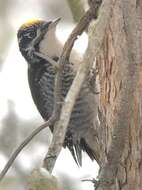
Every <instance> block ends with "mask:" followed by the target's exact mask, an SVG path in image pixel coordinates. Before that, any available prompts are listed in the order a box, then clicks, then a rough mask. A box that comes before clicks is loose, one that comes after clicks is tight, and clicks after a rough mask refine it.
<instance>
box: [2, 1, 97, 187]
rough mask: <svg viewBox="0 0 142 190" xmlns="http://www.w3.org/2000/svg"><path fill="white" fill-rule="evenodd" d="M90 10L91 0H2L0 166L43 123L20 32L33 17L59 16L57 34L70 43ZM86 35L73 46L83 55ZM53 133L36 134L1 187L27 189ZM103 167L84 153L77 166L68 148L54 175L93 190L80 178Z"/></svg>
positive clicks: (51, 17) (48, 18)
mask: <svg viewBox="0 0 142 190" xmlns="http://www.w3.org/2000/svg"><path fill="white" fill-rule="evenodd" d="M85 9H87V0H81V1H79V0H78V1H76V0H26V1H23V0H1V1H0V28H1V30H0V92H1V93H0V163H1V164H0V170H2V168H3V167H4V165H5V164H6V162H7V160H8V159H9V157H10V155H11V153H12V152H13V150H15V148H16V147H17V146H18V145H19V144H20V142H21V141H22V140H23V139H24V138H26V137H27V136H28V134H30V133H31V131H33V129H35V128H36V127H38V126H39V125H40V124H42V123H43V120H42V118H41V117H40V115H39V113H38V111H37V109H36V107H35V105H34V103H33V101H32V98H31V94H30V91H29V87H28V81H27V64H26V62H25V60H24V58H23V57H22V56H21V54H20V52H19V49H18V44H17V38H16V34H17V30H18V28H19V27H20V25H21V24H23V23H24V22H26V21H27V20H28V19H33V18H37V19H38V18H40V19H44V20H54V19H56V18H58V17H61V18H62V20H61V22H60V24H59V26H58V28H57V36H58V38H59V39H60V40H61V41H62V43H64V42H65V40H66V39H67V37H68V35H69V34H70V32H71V30H72V29H73V27H74V25H75V23H76V22H77V21H78V20H79V18H80V17H81V15H82V14H83V13H84V11H85ZM86 46H87V35H86V34H83V35H82V36H81V38H79V40H78V41H77V42H76V44H75V46H74V48H75V49H76V50H77V51H78V52H79V54H83V52H84V51H85V48H86ZM51 138H52V135H51V133H50V131H49V130H48V129H46V130H44V131H42V132H41V133H40V134H39V135H37V136H36V137H35V138H34V139H33V140H32V142H31V143H30V144H29V145H28V146H27V147H26V148H25V149H24V150H23V151H22V152H21V154H20V155H19V156H18V158H17V159H16V161H15V162H14V164H13V166H12V168H11V169H10V170H9V172H8V173H7V175H6V177H5V179H4V180H3V182H2V183H1V184H0V190H15V189H18V190H26V189H27V188H26V185H27V184H26V181H27V178H28V174H29V173H30V171H32V169H33V168H35V167H37V166H40V165H41V164H42V160H43V158H44V156H45V154H46V152H47V150H48V145H49V143H50V141H51ZM97 172H98V166H97V164H96V162H91V160H90V159H89V158H88V157H87V155H86V154H85V153H84V155H83V167H82V168H79V167H77V166H76V164H75V162H74V160H73V158H72V156H71V155H70V153H69V151H68V150H67V149H63V150H62V152H61V154H60V156H59V158H58V160H57V163H56V167H55V169H54V174H55V175H56V176H58V177H59V178H60V179H61V181H62V183H63V184H64V189H66V190H67V189H72V190H77V189H78V190H79V189H86V188H89V189H90V190H91V189H93V185H92V184H91V183H90V182H83V183H81V182H80V181H81V180H82V179H91V178H92V177H96V176H97Z"/></svg>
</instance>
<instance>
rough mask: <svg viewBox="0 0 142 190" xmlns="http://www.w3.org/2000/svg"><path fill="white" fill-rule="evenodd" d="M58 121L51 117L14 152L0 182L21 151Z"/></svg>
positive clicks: (2, 172) (0, 177)
mask: <svg viewBox="0 0 142 190" xmlns="http://www.w3.org/2000/svg"><path fill="white" fill-rule="evenodd" d="M55 121H56V118H55V117H51V118H50V119H49V120H48V121H47V122H45V123H44V124H43V125H41V126H39V127H38V128H37V129H35V130H34V131H33V132H32V133H31V134H30V135H29V136H28V137H27V138H26V139H25V140H24V141H23V142H22V143H21V144H20V145H19V146H18V148H17V149H16V150H15V151H14V152H13V154H12V155H11V157H10V158H9V160H8V162H7V164H6V165H5V167H4V169H3V170H2V171H1V173H0V181H2V179H3V178H4V176H5V174H6V173H7V171H8V170H9V168H10V167H11V165H12V164H13V162H14V161H15V159H16V158H17V156H18V155H19V154H20V152H21V150H23V148H24V147H25V146H26V145H27V144H28V143H29V142H30V141H31V140H32V139H33V138H34V137H35V136H36V135H37V134H38V133H39V132H40V131H42V130H43V129H45V128H47V127H49V126H50V125H54V123H55Z"/></svg>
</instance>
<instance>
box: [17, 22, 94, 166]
mask: <svg viewBox="0 0 142 190" xmlns="http://www.w3.org/2000/svg"><path fill="white" fill-rule="evenodd" d="M59 21H60V19H57V20H55V21H44V20H31V21H27V22H26V23H24V24H23V25H22V26H21V27H20V28H19V30H18V33H17V38H18V44H19V50H20V52H21V54H22V55H23V57H24V58H25V60H26V61H27V63H28V82H29V87H30V90H31V95H32V98H33V101H34V103H35V105H36V107H37V109H38V111H39V112H40V114H41V116H42V117H43V119H44V120H48V119H49V118H50V116H51V115H52V112H53V105H54V80H55V75H56V71H55V68H54V66H53V65H52V64H51V63H50V61H47V59H44V58H43V57H41V56H38V55H37V54H36V53H35V52H39V53H41V54H42V55H48V56H49V57H50V58H51V59H53V60H54V61H56V62H57V61H58V59H59V56H60V54H61V52H62V49H63V45H62V44H61V42H60V41H59V40H58V39H57V37H56V26H57V24H58V23H59ZM76 60H77V59H76V53H75V52H74V53H72V55H71V58H70V61H69V62H70V64H66V65H65V67H64V69H63V79H62V80H63V82H62V96H63V98H64V97H65V96H66V94H67V92H68V90H69V88H70V86H71V84H72V81H73V79H74V76H75V69H74V68H75V65H76V64H77V63H76V62H77V61H76ZM93 120H94V94H92V93H91V92H90V90H89V88H88V86H87V82H86V83H85V84H84V85H83V87H82V89H81V92H80V94H79V97H78V98H77V100H76V103H75V106H74V109H73V111H72V114H71V118H70V121H69V126H68V129H67V132H66V136H65V140H64V144H63V147H64V148H66V147H68V149H69V150H70V152H71V154H72V156H73V158H74V160H75V162H76V163H77V164H78V165H79V166H81V165H82V150H83V151H85V152H86V153H87V154H88V155H89V157H90V158H91V160H94V159H96V160H97V156H96V154H95V152H94V151H93V149H91V147H90V146H89V143H88V142H89V140H90V137H89V136H88V131H90V129H91V127H92V126H93ZM50 130H51V131H52V132H53V126H50ZM91 133H93V132H91ZM87 138H88V139H89V140H86V139H87ZM92 138H94V137H92Z"/></svg>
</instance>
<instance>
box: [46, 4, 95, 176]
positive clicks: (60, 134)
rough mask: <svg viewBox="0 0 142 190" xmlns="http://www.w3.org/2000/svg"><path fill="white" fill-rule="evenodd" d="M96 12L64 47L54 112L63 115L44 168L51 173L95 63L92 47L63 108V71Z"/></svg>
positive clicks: (77, 28) (87, 14)
mask: <svg viewBox="0 0 142 190" xmlns="http://www.w3.org/2000/svg"><path fill="white" fill-rule="evenodd" d="M97 9H98V7H97ZM95 12H97V10H93V12H92V10H89V11H87V12H86V14H85V15H84V16H83V18H82V19H81V20H80V22H79V23H78V25H77V26H76V27H75V29H74V30H73V32H72V33H71V35H70V36H69V38H68V40H67V42H66V43H65V45H64V48H63V53H62V55H61V57H60V59H59V70H58V73H57V77H56V80H55V100H56V101H55V106H54V111H55V113H56V112H57V113H60V110H61V115H60V119H59V121H58V122H57V124H56V126H54V133H53V139H52V143H51V145H50V147H49V149H48V153H47V155H46V157H45V159H44V161H43V167H44V168H46V169H47V170H48V171H50V172H52V170H53V168H54V165H55V162H56V159H57V157H58V155H59V153H60V151H61V148H62V144H63V142H64V138H65V134H66V130H67V126H68V123H69V120H70V115H71V112H72V109H73V106H74V104H75V101H76V98H77V97H78V94H79V92H80V89H81V86H82V84H83V82H84V80H85V78H86V76H87V74H88V72H89V68H90V66H91V65H92V63H93V61H94V56H92V57H91V58H89V57H88V55H89V54H88V53H89V49H90V47H89V46H88V51H86V54H85V57H84V61H83V63H82V65H81V66H80V68H79V70H78V72H77V74H76V77H75V79H74V81H73V83H72V85H71V87H70V90H69V92H68V94H67V96H66V98H65V101H64V103H63V106H62V108H61V104H58V103H57V102H61V87H62V69H63V67H64V65H65V64H67V63H69V60H68V59H69V56H70V53H71V49H72V47H73V44H74V42H75V40H76V39H77V37H78V35H81V33H82V32H83V31H84V30H85V29H86V27H88V24H89V23H90V21H91V20H92V18H94V14H95Z"/></svg>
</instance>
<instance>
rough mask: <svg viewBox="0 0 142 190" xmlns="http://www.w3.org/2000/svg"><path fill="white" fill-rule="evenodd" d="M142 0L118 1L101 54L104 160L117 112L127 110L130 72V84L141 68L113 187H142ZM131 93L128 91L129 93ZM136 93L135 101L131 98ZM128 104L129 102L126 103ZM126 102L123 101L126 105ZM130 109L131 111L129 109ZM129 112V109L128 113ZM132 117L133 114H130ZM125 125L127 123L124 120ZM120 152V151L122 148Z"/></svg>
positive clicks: (134, 88) (99, 60)
mask: <svg viewBox="0 0 142 190" xmlns="http://www.w3.org/2000/svg"><path fill="white" fill-rule="evenodd" d="M141 47H142V1H135V0H129V1H128V0H126V1H117V2H116V4H115V7H114V9H113V14H112V17H111V22H110V25H109V27H108V28H107V30H106V35H105V38H104V42H103V46H102V51H101V54H100V55H99V56H98V57H97V65H98V67H99V79H100V105H99V110H100V120H101V125H100V129H99V131H100V133H99V134H101V135H100V144H101V163H102V164H103V163H105V162H106V161H107V160H108V159H109V158H108V151H109V147H110V144H111V142H112V139H113V137H112V134H113V131H114V126H115V122H116V120H115V119H116V115H117V114H118V113H120V110H121V112H122V113H123V111H124V110H125V109H126V107H119V101H120V99H121V96H122V91H123V90H125V89H124V88H125V79H126V75H127V71H128V70H129V71H130V77H129V78H128V81H127V82H128V83H129V84H130V86H131V85H132V83H131V80H133V77H134V75H135V73H134V69H133V67H131V68H129V67H128V66H130V65H131V64H128V62H129V63H130V62H131V63H132V65H134V64H136V66H137V67H138V73H137V74H138V75H137V76H136V78H135V79H134V80H136V82H135V84H136V85H135V86H132V87H131V89H129V91H130V93H129V95H128V97H127V98H126V99H125V101H128V104H127V105H128V106H127V109H128V112H131V113H132V115H131V114H130V115H127V114H126V116H127V117H126V118H125V119H126V120H125V121H126V123H129V126H128V127H129V128H128V132H127V133H125V134H124V135H125V136H126V142H125V144H124V145H125V148H124V152H123V155H122V158H121V162H120V163H118V170H117V178H116V180H115V183H114V186H113V187H112V189H115V190H118V189H119V190H120V189H121V190H128V189H129V190H131V189H136V190H140V189H141V188H142V180H141V179H142V127H141V125H142V103H141V102H142V82H141V81H142V66H141V62H142V61H141V60H142V48H141ZM133 91H134V92H133ZM126 93H127V92H126ZM131 93H133V95H132V96H133V98H132V101H131V102H129V97H130V95H131ZM125 103H126V102H125ZM122 105H123V104H122ZM125 111H127V110H125ZM124 113H125V112H124ZM128 116H129V117H128ZM123 125H125V124H124V123H123ZM118 151H119V150H118Z"/></svg>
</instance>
